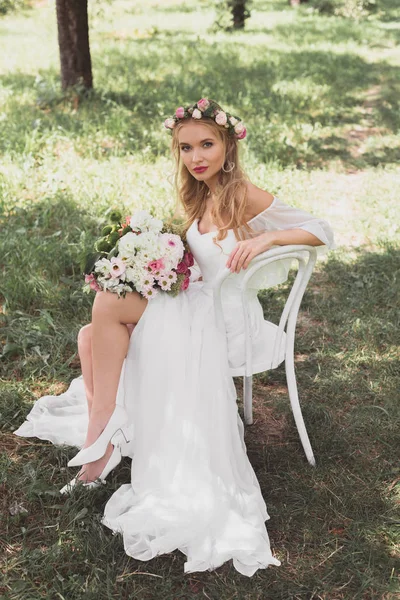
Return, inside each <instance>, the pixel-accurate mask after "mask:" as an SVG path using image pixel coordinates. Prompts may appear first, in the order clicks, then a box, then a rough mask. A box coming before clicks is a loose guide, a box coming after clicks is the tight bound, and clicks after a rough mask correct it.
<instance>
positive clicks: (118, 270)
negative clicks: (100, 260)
mask: <svg viewBox="0 0 400 600" xmlns="http://www.w3.org/2000/svg"><path fill="white" fill-rule="evenodd" d="M110 262H111V266H110V274H111V277H114V278H117V277H120V276H121V275H122V274H123V273H125V269H126V267H125V263H124V261H123V260H121V259H120V258H117V257H116V256H113V257H112V259H111V261H110Z"/></svg>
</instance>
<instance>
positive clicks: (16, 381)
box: [0, 0, 400, 600]
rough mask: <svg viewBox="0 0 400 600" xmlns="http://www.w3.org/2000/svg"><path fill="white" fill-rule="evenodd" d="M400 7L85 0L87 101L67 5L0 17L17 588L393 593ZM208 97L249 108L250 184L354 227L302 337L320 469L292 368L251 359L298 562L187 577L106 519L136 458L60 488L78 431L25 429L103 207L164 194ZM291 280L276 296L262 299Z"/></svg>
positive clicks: (304, 393)
mask: <svg viewBox="0 0 400 600" xmlns="http://www.w3.org/2000/svg"><path fill="white" fill-rule="evenodd" d="M383 9H386V10H383ZM399 16H400V15H399V9H398V6H397V3H396V2H394V1H391V2H389V1H387V2H383V1H381V2H380V11H378V12H377V14H375V15H373V16H372V17H371V18H370V19H368V20H364V21H357V22H353V21H348V20H345V19H340V18H334V17H332V18H330V17H321V16H317V15H315V14H312V13H310V11H309V10H307V7H305V8H304V9H303V8H302V9H301V10H297V11H294V10H291V9H290V8H289V7H288V6H287V2H286V1H285V0H264V1H261V0H258V1H256V2H254V9H253V12H252V17H251V18H250V19H249V20H248V21H247V23H246V31H245V32H244V33H235V34H232V35H227V34H224V33H210V32H209V27H210V25H211V24H212V21H213V10H212V6H211V3H210V2H207V1H203V2H199V3H197V4H191V5H189V4H188V3H182V2H180V1H178V0H175V1H173V0H164V1H161V0H159V1H158V2H155V1H149V2H146V3H140V2H137V1H130V2H127V1H122V0H116V1H115V2H113V3H108V2H98V3H96V5H94V3H93V4H92V5H91V48H92V60H93V67H94V81H95V90H94V92H93V93H92V94H90V95H89V96H88V97H86V98H77V97H74V96H73V95H69V96H67V97H65V96H63V95H62V94H61V91H60V87H59V66H58V48H57V38H56V25H55V16H54V7H53V6H52V4H48V3H47V2H38V3H36V4H34V5H33V7H32V8H31V9H30V10H26V11H22V12H19V13H15V14H11V15H9V16H7V17H5V18H2V19H1V20H0V156H1V160H0V256H1V261H0V267H1V273H2V277H1V279H0V295H1V299H2V311H1V314H0V324H1V329H0V335H1V340H2V342H1V344H2V345H1V354H2V360H1V362H0V378H1V380H0V385H1V399H0V413H1V427H2V433H1V435H2V452H1V455H0V464H1V468H0V473H1V479H0V501H1V505H2V511H1V514H2V526H1V531H2V535H1V538H0V539H1V545H2V553H1V559H0V560H1V562H2V571H3V580H2V582H1V584H0V598H1V599H2V600H3V599H4V600H6V599H7V600H36V599H39V598H46V599H47V598H52V599H53V598H57V599H61V600H62V599H65V600H75V599H78V598H85V599H88V600H90V599H92V598H93V599H94V598H96V600H100V599H101V600H103V599H104V600H105V599H107V600H110V599H114V598H115V599H116V598H118V599H125V598H126V599H128V598H129V599H131V598H138V599H140V600H146V599H151V600H153V599H154V598H160V599H161V598H162V599H163V600H177V599H182V600H183V599H185V600H186V599H187V598H204V597H206V598H210V599H212V600H228V599H229V600H231V599H238V600H320V599H322V600H342V599H343V600H392V599H394V598H395V597H396V595H397V593H398V591H399V586H398V579H396V578H397V576H398V565H399V536H398V530H397V529H396V526H397V525H398V521H399V517H398V505H399V500H400V496H399V493H400V491H399V476H398V452H397V448H398V447H399V434H398V431H399V428H398V425H399V408H398V401H397V398H398V388H399V367H398V365H399V362H398V361H399V352H398V331H399V313H398V298H399V233H398V228H397V224H398V223H399V209H398V195H399V191H400V172H399V168H398V160H399V158H400V143H399V128H400V121H399V114H400V112H399V100H398V99H399V97H400V95H399V91H400V90H399V80H398V68H399V63H400V54H399V50H398V43H399V39H400V26H399V21H398V17H399ZM206 95H210V96H211V97H213V98H215V99H217V100H218V101H220V102H221V104H222V106H224V107H226V109H227V110H230V111H231V112H233V113H234V114H236V113H237V114H239V115H240V116H241V117H242V118H243V120H244V121H245V122H246V124H247V125H248V131H249V136H248V138H247V139H246V141H245V143H244V144H243V145H242V155H243V161H244V164H245V166H246V168H247V170H248V172H249V174H250V176H251V179H252V181H253V182H254V183H256V184H257V185H260V186H261V187H264V188H265V189H268V190H270V191H273V192H274V193H276V194H277V195H278V196H279V197H280V198H281V199H282V200H284V201H286V202H288V203H290V204H293V205H297V206H301V207H304V208H305V209H307V210H310V211H311V212H313V213H314V214H316V215H321V216H326V218H328V220H329V221H330V222H331V223H332V225H333V227H334V229H335V231H336V238H337V242H338V250H337V251H336V252H335V253H332V254H331V255H329V256H328V257H326V258H325V259H324V260H321V261H320V262H319V264H318V268H317V270H316V272H315V273H314V275H313V279H312V282H311V284H310V286H309V288H308V290H307V293H306V295H305V298H304V301H303V304H302V309H301V314H300V317H299V323H298V330H297V339H296V365H297V378H298V384H299V390H300V397H301V402H302V406H303V412H304V417H305V420H306V423H307V427H308V431H309V434H310V437H311V440H312V444H313V447H314V450H315V454H316V457H317V462H318V467H317V469H315V470H314V469H311V468H310V467H309V466H308V465H307V463H306V461H305V459H304V457H303V454H302V450H301V447H300V443H299V440H298V437H297V433H296V430H295V427H294V424H293V421H292V417H291V414H290V409H289V407H288V400H287V393H286V387H285V376H284V372H283V370H282V369H281V368H279V369H277V370H276V371H273V372H271V373H268V374H262V375H259V376H257V377H256V378H255V379H256V381H255V393H254V411H255V423H254V425H253V426H252V427H248V428H247V429H246V443H247V448H248V453H249V457H250V459H251V461H252V464H253V465H254V468H255V471H256V473H257V477H258V479H259V481H260V485H261V487H262V490H263V494H264V497H265V499H266V501H267V505H268V509H269V512H270V515H271V520H270V521H269V523H268V531H269V534H270V537H271V541H272V545H273V548H274V550H275V552H276V554H277V556H278V557H279V558H280V559H281V560H282V566H281V567H280V568H278V569H273V568H271V569H268V570H266V571H264V572H261V571H259V572H257V574H256V575H255V576H254V577H252V578H250V579H247V578H244V577H242V576H240V575H239V574H238V573H237V572H236V571H235V570H234V569H233V567H232V566H231V565H230V564H226V565H224V566H223V567H221V568H220V569H218V570H217V571H215V572H213V573H195V574H193V575H184V574H183V562H184V557H183V555H181V554H180V553H178V552H174V553H172V554H170V555H168V556H162V557H158V558H156V559H153V560H152V561H149V562H144V563H141V562H139V561H134V560H133V559H131V558H129V557H128V556H126V555H125V553H124V551H123V547H122V543H121V540H120V538H119V537H118V536H112V535H111V534H110V532H109V530H107V529H106V528H104V527H103V526H102V525H101V524H100V516H101V514H102V510H103V507H104V504H105V502H106V501H107V499H108V497H109V496H110V494H111V493H112V491H113V490H115V489H116V488H117V487H118V486H119V485H121V484H122V483H125V482H127V481H128V480H129V461H125V462H124V463H123V464H122V465H121V466H120V467H119V468H118V469H117V470H116V471H115V472H114V473H113V477H111V479H110V482H109V483H108V484H107V486H105V487H104V489H102V490H98V491H96V493H94V494H91V493H87V494H85V493H82V494H81V495H79V497H72V498H69V499H67V500H65V499H64V498H63V499H62V500H61V499H60V497H59V495H58V489H59V488H60V487H61V486H62V485H63V484H64V483H66V481H67V480H68V479H69V478H70V473H69V469H67V468H66V464H67V460H68V458H69V457H70V456H71V455H72V454H73V450H70V449H68V448H59V447H58V448H56V447H54V446H52V445H51V444H48V443H46V442H42V441H39V440H36V439H27V440H24V439H18V438H16V436H13V435H12V433H11V432H12V430H14V429H15V428H16V427H17V426H18V425H19V424H20V423H21V421H22V420H23V419H24V417H25V415H26V413H27V412H28V411H29V408H30V406H31V405H32V402H33V401H34V400H35V398H37V397H40V396H42V395H44V394H58V393H60V392H61V391H63V390H64V389H66V386H67V384H68V382H69V381H70V380H71V378H72V377H74V376H77V375H78V374H79V362H78V359H77V355H76V335H77V332H78V330H79V328H80V327H81V326H82V324H84V323H86V322H87V321H89V320H90V304H91V299H90V298H89V297H87V296H86V295H84V294H83V293H82V291H81V283H82V277H81V274H80V267H79V264H80V259H81V257H82V255H83V253H84V252H85V249H86V248H88V247H90V245H91V244H92V241H93V239H94V238H95V237H97V233H98V230H99V226H100V224H101V223H102V219H103V215H104V212H105V210H106V209H107V208H109V207H110V206H122V207H123V208H125V209H128V208H133V207H138V206H145V207H148V208H154V209H155V210H156V211H157V213H158V214H159V215H160V216H161V217H163V216H166V215H167V214H168V213H169V212H170V211H171V208H172V188H171V162H170V158H169V149H168V148H169V138H168V135H167V134H166V133H165V132H164V131H163V128H162V121H163V118H164V117H166V116H168V115H169V114H170V113H171V112H172V110H173V109H174V108H175V107H176V106H178V105H179V104H181V103H182V104H183V103H189V102H193V101H195V100H196V99H198V98H200V97H201V96H206ZM287 289H288V285H287V284H285V285H283V286H280V287H279V288H278V289H276V290H274V291H271V290H267V291H264V292H261V294H260V298H261V301H262V303H263V306H264V309H265V313H266V315H267V316H269V317H271V318H275V317H276V316H277V314H278V312H279V307H280V306H281V305H282V302H283V298H284V296H285V294H286V293H287ZM239 383H240V381H238V384H239ZM238 391H239V392H240V387H238ZM239 406H240V410H242V405H241V401H240V400H239ZM10 511H11V512H10ZM11 513H14V514H11Z"/></svg>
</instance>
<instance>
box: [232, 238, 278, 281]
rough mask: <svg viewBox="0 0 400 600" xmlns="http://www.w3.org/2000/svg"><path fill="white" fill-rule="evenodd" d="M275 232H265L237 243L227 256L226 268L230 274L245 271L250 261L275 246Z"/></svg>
mask: <svg viewBox="0 0 400 600" xmlns="http://www.w3.org/2000/svg"><path fill="white" fill-rule="evenodd" d="M275 233H276V232H275V231H265V232H264V233H261V234H260V235H258V236H257V237H254V238H252V239H250V240H243V241H242V242H238V243H237V244H236V246H235V248H234V249H233V250H232V252H231V253H230V255H229V258H228V261H227V263H226V266H227V267H228V269H230V270H231V272H232V273H239V271H240V269H242V268H243V269H247V267H248V266H249V264H250V262H251V260H252V259H253V258H254V257H255V256H257V254H261V253H262V252H266V250H269V249H270V248H271V246H274V245H275V244H276V241H275Z"/></svg>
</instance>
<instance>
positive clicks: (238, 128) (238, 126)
mask: <svg viewBox="0 0 400 600" xmlns="http://www.w3.org/2000/svg"><path fill="white" fill-rule="evenodd" d="M243 129H245V126H244V125H243V123H242V122H241V121H240V122H239V123H236V125H235V133H236V134H238V135H239V134H241V133H242V131H243Z"/></svg>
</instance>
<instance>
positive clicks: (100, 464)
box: [79, 292, 147, 481]
mask: <svg viewBox="0 0 400 600" xmlns="http://www.w3.org/2000/svg"><path fill="white" fill-rule="evenodd" d="M146 306H147V300H146V299H145V298H143V297H142V296H140V294H137V293H132V294H127V295H126V296H125V298H118V296H117V295H116V294H113V293H111V292H98V293H97V294H96V298H95V301H94V305H93V311H92V325H91V337H92V381H93V386H92V388H91V387H90V384H89V395H90V392H92V401H91V408H90V414H89V424H88V431H87V436H86V441H85V444H84V447H87V446H90V445H91V444H93V443H94V442H95V441H96V439H97V438H98V437H99V435H100V433H101V432H102V431H103V429H104V427H105V426H106V425H107V423H108V421H109V419H110V416H111V414H112V412H113V410H114V407H115V401H116V395H117V389H118V383H119V378H120V374H121V369H122V364H123V361H124V359H125V356H126V353H127V350H128V344H129V336H130V333H129V330H128V328H127V327H126V325H127V324H130V323H133V324H136V323H138V321H139V319H140V317H141V316H142V314H143V312H144V310H145V308H146ZM85 371H86V372H87V374H88V376H89V380H90V368H89V365H88V364H86V368H85ZM85 386H86V384H85ZM111 452H112V446H111V444H109V445H108V448H107V451H106V453H105V454H104V456H103V457H102V458H100V459H99V460H97V461H93V462H91V463H89V464H87V465H83V467H82V469H81V471H80V473H79V478H80V479H87V480H89V481H91V480H94V479H95V478H96V477H98V476H99V475H100V473H101V471H102V470H103V468H104V466H105V464H106V463H107V461H108V459H109V457H110V455H111Z"/></svg>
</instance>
